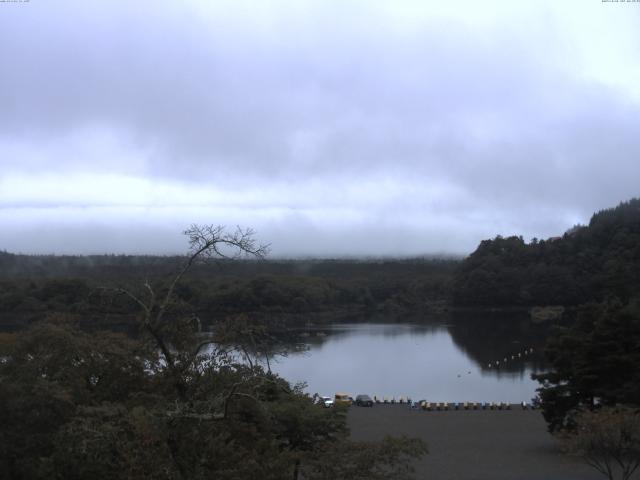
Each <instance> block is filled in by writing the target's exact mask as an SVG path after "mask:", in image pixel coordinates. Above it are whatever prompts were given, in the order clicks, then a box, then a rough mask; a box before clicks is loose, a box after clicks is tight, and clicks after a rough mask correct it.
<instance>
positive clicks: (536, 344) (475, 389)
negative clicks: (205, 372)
mask: <svg viewBox="0 0 640 480" xmlns="http://www.w3.org/2000/svg"><path fill="white" fill-rule="evenodd" d="M297 342H298V344H299V343H303V344H304V345H306V349H304V351H299V350H300V349H299V347H298V351H292V352H291V353H290V354H289V356H288V357H285V358H279V359H275V361H274V363H272V368H273V369H274V370H275V371H277V372H278V373H280V374H281V375H282V376H283V377H285V378H287V379H288V380H290V381H292V382H299V381H305V382H307V384H308V391H309V392H310V393H314V392H318V393H320V394H323V395H325V394H329V395H330V394H333V393H334V392H337V391H345V392H350V393H351V394H353V395H356V394H358V393H368V394H369V395H378V396H391V395H394V396H400V395H402V396H409V397H411V398H412V399H414V400H417V399H421V398H426V399H429V400H431V401H449V402H452V401H478V402H480V401H482V402H485V401H506V402H520V401H523V400H526V401H529V400H530V399H531V398H532V397H533V396H534V395H535V389H536V388H537V386H538V384H537V382H534V381H532V380H531V379H530V374H531V373H532V372H535V371H539V370H540V369H541V368H543V365H542V362H541V359H540V355H539V353H538V352H541V349H542V345H543V343H544V331H542V330H540V329H536V328H535V326H532V325H530V324H529V322H528V321H524V320H520V319H514V318H513V317H511V318H507V319H490V320H487V319H479V318H478V317H477V316H476V317H473V316H465V315H461V316H456V317H451V318H448V319H446V322H439V323H425V322H422V323H403V324H395V323H393V324H391V323H352V324H334V325H329V326H323V327H321V328H320V327H318V328H308V329H306V330H305V331H303V332H299V335H298V340H297ZM525 348H526V349H528V350H527V352H530V350H529V349H531V348H533V353H526V354H525V353H524V349H525ZM518 353H520V357H518V355H517V354H518ZM511 356H513V357H514V358H513V359H512V358H511ZM505 357H506V358H507V361H506V362H504V358H505ZM496 360H500V367H499V368H496V365H495V361H496ZM490 363H491V364H492V366H491V368H489V364H490Z"/></svg>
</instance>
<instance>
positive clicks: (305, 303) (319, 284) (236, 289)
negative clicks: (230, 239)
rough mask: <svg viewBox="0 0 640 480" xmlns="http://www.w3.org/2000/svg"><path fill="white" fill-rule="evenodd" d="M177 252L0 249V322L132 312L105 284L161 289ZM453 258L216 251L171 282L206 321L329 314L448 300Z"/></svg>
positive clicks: (416, 307)
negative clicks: (235, 256) (221, 257)
mask: <svg viewBox="0 0 640 480" xmlns="http://www.w3.org/2000/svg"><path fill="white" fill-rule="evenodd" d="M184 260H185V258H184V257H153V256H115V255H104V256H52V255H51V256H50V255H46V256H29V255H13V254H9V253H6V252H5V253H0V323H1V322H4V323H6V322H7V321H9V320H7V319H12V320H13V321H15V320H16V319H21V320H20V322H22V323H24V322H27V323H28V322H29V321H30V318H31V317H33V318H35V317H41V316H42V315H43V314H45V313H47V314H49V315H51V314H52V313H53V312H63V313H67V314H77V315H78V316H81V317H82V318H84V319H85V321H86V319H89V318H92V319H94V321H95V319H100V318H102V319H105V318H109V319H110V320H109V321H112V322H116V323H117V322H118V321H120V320H121V319H123V318H125V317H126V316H130V315H135V314H136V313H138V307H137V305H135V303H134V302H133V301H131V300H130V299H128V298H127V297H126V296H122V295H121V296H117V295H113V292H112V289H113V288H116V287H123V288H127V289H129V290H131V291H141V288H142V285H143V283H144V282H145V281H147V280H148V281H150V282H151V283H153V284H155V285H157V286H158V288H160V289H161V288H163V285H164V287H166V285H167V283H168V280H169V279H171V278H172V275H174V274H175V272H176V271H177V270H178V268H179V267H180V265H181V264H182V263H183V262H184ZM458 263H459V261H458V260H455V259H446V258H430V259H424V258H418V259H406V260H362V261H356V260H267V261H254V260H251V261H249V260H246V261H223V262H218V263H213V264H202V265H197V266H195V267H194V268H193V269H192V270H190V271H189V274H188V276H187V277H185V279H184V281H183V282H181V283H180V284H179V286H178V288H177V290H176V298H177V300H178V302H179V303H181V304H182V308H181V309H180V310H181V311H185V310H189V311H192V312H193V313H195V314H197V315H199V316H200V317H201V318H202V319H203V320H205V321H210V320H213V319H215V318H221V317H225V316H227V315H231V314H237V313H254V314H259V315H262V316H270V315H271V316H280V317H282V316H285V317H287V316H289V317H296V316H300V315H307V314H318V315H322V314H326V315H327V316H328V317H329V316H331V315H336V314H340V315H359V314H371V313H375V312H381V313H393V314H402V313H403V312H411V313H415V312H420V311H423V312H424V311H430V310H433V309H441V308H442V307H443V305H446V304H448V303H449V301H450V298H449V294H450V291H451V289H450V281H451V279H452V278H453V273H454V271H455V269H456V268H457V265H458ZM141 294H143V295H144V293H141ZM3 319H4V320H3ZM118 319H120V320H118Z"/></svg>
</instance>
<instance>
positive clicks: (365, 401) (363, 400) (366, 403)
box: [356, 395, 373, 407]
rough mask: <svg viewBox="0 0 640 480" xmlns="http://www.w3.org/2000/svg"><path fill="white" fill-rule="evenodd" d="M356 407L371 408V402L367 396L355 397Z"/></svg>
mask: <svg viewBox="0 0 640 480" xmlns="http://www.w3.org/2000/svg"><path fill="white" fill-rule="evenodd" d="M356 405H357V406H358V407H373V400H372V399H371V397H370V396H369V395H356Z"/></svg>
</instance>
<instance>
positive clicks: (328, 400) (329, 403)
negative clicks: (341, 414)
mask: <svg viewBox="0 0 640 480" xmlns="http://www.w3.org/2000/svg"><path fill="white" fill-rule="evenodd" d="M320 401H321V402H322V404H323V405H324V406H325V407H327V408H329V407H333V399H332V398H331V397H320Z"/></svg>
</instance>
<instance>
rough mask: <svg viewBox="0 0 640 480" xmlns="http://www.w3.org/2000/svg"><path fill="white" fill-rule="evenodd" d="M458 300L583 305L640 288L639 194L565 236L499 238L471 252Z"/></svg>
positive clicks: (456, 284)
mask: <svg viewBox="0 0 640 480" xmlns="http://www.w3.org/2000/svg"><path fill="white" fill-rule="evenodd" d="M452 287H453V289H452V299H453V303H454V304H455V305H464V306H492V307H495V306H514V305H520V306H531V305H551V304H556V305H568V306H571V305H579V304H583V303H586V302H592V301H602V300H604V299H606V298H609V297H617V298H619V299H620V300H622V301H623V302H627V301H628V300H629V299H630V298H631V297H633V296H634V295H637V294H638V293H637V292H638V291H640V199H637V198H636V199H632V200H630V201H628V202H624V203H621V204H620V205H618V206H617V207H615V208H611V209H607V210H602V211H600V212H598V213H596V214H594V215H593V216H592V218H591V221H590V222H589V225H588V226H576V227H574V228H572V229H570V230H569V231H567V232H566V233H565V234H564V235H563V236H562V237H558V238H551V239H548V240H537V239H533V240H532V241H531V242H530V243H528V244H527V243H525V241H524V240H523V239H522V237H508V238H503V237H500V236H498V237H496V238H495V239H493V240H484V241H482V242H481V243H480V245H479V246H478V248H477V249H476V251H475V252H473V253H472V254H471V255H470V256H469V257H467V258H466V259H465V260H464V261H463V262H462V263H461V265H460V268H459V270H458V272H457V274H456V276H455V279H454V281H453V282H452Z"/></svg>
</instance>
